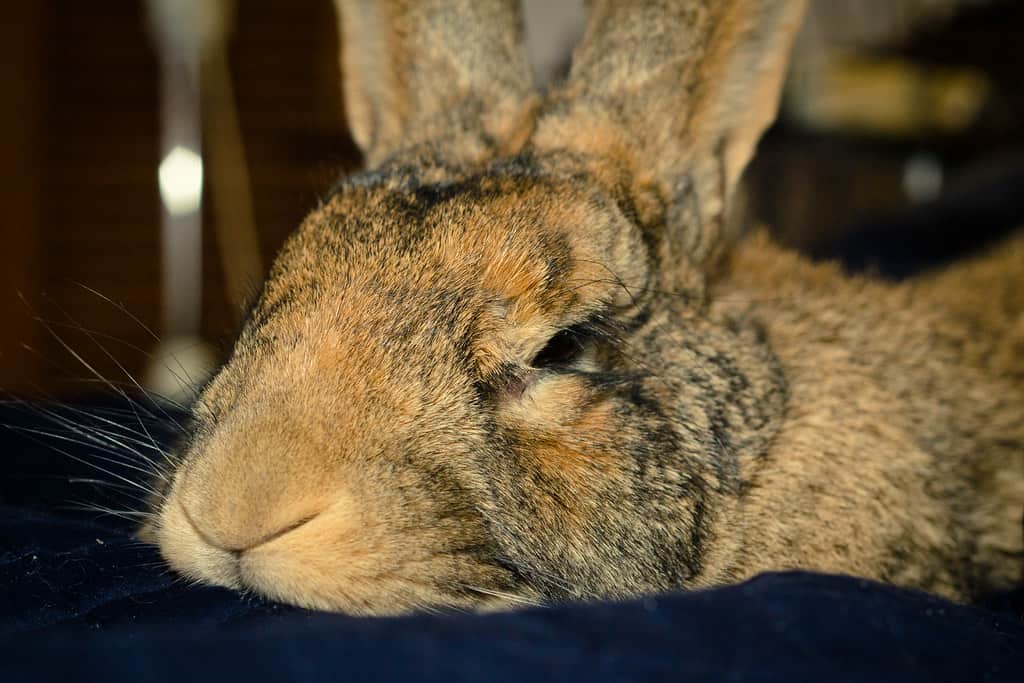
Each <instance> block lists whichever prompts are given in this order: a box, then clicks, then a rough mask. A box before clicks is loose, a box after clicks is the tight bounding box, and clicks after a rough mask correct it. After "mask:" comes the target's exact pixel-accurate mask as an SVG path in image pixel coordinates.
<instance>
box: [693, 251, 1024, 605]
mask: <svg viewBox="0 0 1024 683" xmlns="http://www.w3.org/2000/svg"><path fill="white" fill-rule="evenodd" d="M1022 279H1024V240H1022V239H1020V238H1018V239H1017V240H1016V241H1015V243H1013V244H1009V245H1000V247H999V248H997V250H996V251H994V252H993V253H990V254H988V255H986V256H984V257H979V258H977V259H975V260H972V261H970V262H968V263H965V264H962V265H959V266H956V267H954V268H951V269H949V270H948V271H947V272H945V273H943V274H941V275H938V276H929V277H922V278H921V279H919V280H916V281H911V282H907V283H902V284H889V283H884V282H880V281H876V280H871V279H868V278H862V277H857V278H851V277H847V276H845V275H843V274H842V273H841V272H840V270H839V268H838V267H836V266H833V265H831V264H825V265H813V264H810V263H807V262H806V261H805V260H803V259H802V258H801V257H799V256H798V255H796V254H793V253H787V252H785V251H783V250H780V249H778V248H775V247H773V246H772V245H771V244H770V243H769V242H768V241H767V240H764V239H754V240H750V241H747V242H746V243H744V244H743V245H741V246H740V247H739V248H738V249H736V250H735V252H734V254H733V257H732V259H731V260H730V267H729V268H728V270H727V275H726V276H725V277H724V278H723V281H722V282H721V284H720V285H719V287H717V288H716V290H717V291H716V294H715V295H714V296H713V297H712V298H713V299H714V298H718V297H721V300H722V301H723V302H724V303H723V304H722V306H723V307H724V308H735V307H737V303H738V304H739V306H740V307H743V306H747V307H748V308H749V310H750V312H751V314H752V315H754V316H755V317H756V318H757V319H758V320H759V321H761V322H762V324H763V325H764V328H765V332H766V336H767V338H768V340H769V343H770V344H771V346H772V348H773V350H774V351H775V352H776V354H777V355H778V357H779V360H780V363H781V364H782V366H783V368H784V369H785V375H786V379H787V385H788V389H789V402H788V405H787V408H786V418H785V420H784V424H783V426H782V428H781V429H780V430H779V432H778V434H777V435H776V436H775V438H774V440H773V442H772V446H771V448H770V449H769V450H768V452H767V453H765V454H763V455H761V457H760V458H758V457H755V458H751V459H750V460H749V465H748V468H747V472H748V473H749V474H748V475H747V477H746V479H747V481H749V485H750V492H749V494H748V495H746V496H744V497H743V498H742V499H741V502H740V510H741V511H742V512H741V513H740V517H742V518H743V519H744V526H745V527H746V530H745V533H744V534H743V535H744V537H745V538H746V539H747V545H746V549H747V554H746V556H747V557H750V558H763V559H759V560H756V561H754V562H753V563H751V565H750V566H748V567H745V568H744V569H745V571H744V575H749V574H751V573H753V572H757V571H762V570H766V569H771V568H776V567H778V566H779V562H778V558H789V560H791V561H787V562H784V563H783V564H784V565H785V566H790V567H812V568H816V569H820V570H824V571H835V572H851V571H852V572H854V573H857V574H861V575H864V576H869V577H873V578H876V579H880V580H883V581H890V582H894V583H898V584H902V585H910V586H915V587H919V588H924V589H926V590H931V591H936V592H940V593H945V594H947V595H953V596H959V597H966V596H971V595H974V596H975V597H977V594H978V592H984V591H985V590H992V589H994V588H996V587H1008V586H1011V585H1013V584H1014V583H1015V582H1018V581H1020V580H1021V579H1022V576H1024V555H1022V551H1024V420H1022V416H1024V372H1022V369H1021V363H1020V358H1021V355H1022V348H1024V314H1022V311H1024V298H1022V296H1021V294H1020V288H1019V287H1016V286H1015V283H1016V282H1020V281H1021V280H1022ZM965 289H969V290H970V292H971V293H967V294H965V293H964V291H965ZM769 293H770V294H769ZM730 302H737V303H730ZM769 558H772V559H769ZM765 560H767V561H765Z"/></svg>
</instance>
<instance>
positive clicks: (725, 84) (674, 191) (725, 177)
mask: <svg viewBox="0 0 1024 683" xmlns="http://www.w3.org/2000/svg"><path fill="white" fill-rule="evenodd" d="M805 4H806V2H805V0H591V1H590V2H589V3H588V7H589V18H588V22H587V28H586V31H585V33H584V35H583V39H582V40H581V42H580V45H579V47H578V48H577V49H576V52H575V54H574V56H573V66H572V71H571V72H570V75H569V79H568V82H567V84H566V86H565V87H564V89H563V90H562V91H561V93H559V94H558V95H556V100H555V103H554V106H552V107H550V108H549V113H547V114H546V115H543V116H542V118H541V119H540V120H539V121H538V124H537V132H536V134H535V135H534V137H533V143H534V144H535V145H537V146H538V147H540V148H542V149H558V148H562V149H569V150H572V151H574V152H580V153H582V154H584V155H589V156H595V155H596V156H598V157H603V158H605V159H610V160H612V161H613V162H614V163H615V164H617V165H618V166H619V167H621V168H622V170H624V171H626V172H627V173H628V175H629V176H630V177H631V178H632V181H633V185H634V194H636V190H635V186H642V187H644V188H645V191H644V192H643V193H641V194H643V195H644V196H648V195H649V196H651V197H654V198H655V199H654V201H652V202H648V203H649V204H653V205H659V204H660V205H661V206H662V207H664V208H663V209H661V211H663V213H664V214H665V216H663V217H664V219H665V222H666V227H667V230H668V231H669V235H668V239H667V240H666V242H667V243H668V245H669V248H670V249H671V250H672V251H673V252H675V254H674V257H682V256H684V255H685V256H688V257H690V258H693V259H696V260H698V261H699V260H700V259H701V258H703V257H704V256H706V255H707V253H709V252H711V251H712V250H713V249H714V246H715V244H716V243H717V241H718V239H719V228H720V226H721V224H722V222H723V217H724V215H725V212H726V208H727V206H728V203H729V200H730V198H731V196H732V193H733V190H734V189H735V186H736V184H737V181H738V180H739V178H740V175H741V174H742V172H743V170H744V168H745V167H746V165H747V163H748V162H749V161H750V158H751V156H752V155H753V153H754V150H755V147H756V146H757V142H758V140H759V138H760V137H761V134H762V133H763V132H764V130H765V128H767V126H768V125H769V124H770V123H771V122H772V120H774V118H775V115H776V110H777V108H778V102H779V95H780V91H781V89H782V83H783V80H784V76H785V73H786V66H787V64H788V62H789V51H790V47H791V45H792V42H793V38H794V35H795V33H796V31H797V28H798V27H799V26H800V23H801V20H802V18H803V14H804V9H805ZM634 198H635V197H634Z"/></svg>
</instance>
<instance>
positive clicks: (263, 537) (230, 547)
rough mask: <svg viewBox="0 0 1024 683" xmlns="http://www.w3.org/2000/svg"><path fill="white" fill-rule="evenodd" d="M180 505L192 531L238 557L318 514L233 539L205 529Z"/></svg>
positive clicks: (216, 546)
mask: <svg viewBox="0 0 1024 683" xmlns="http://www.w3.org/2000/svg"><path fill="white" fill-rule="evenodd" d="M180 507H181V511H182V514H183V515H184V517H185V520H186V521H187V522H188V524H189V526H191V527H192V531H193V532H195V534H196V535H197V536H199V538H200V539H202V540H203V542H204V543H206V544H207V545H209V546H212V547H214V548H219V549H221V550H225V551H227V552H229V553H231V554H233V555H234V556H235V557H236V558H238V557H241V555H242V553H245V552H246V551H249V550H252V549H253V548H257V547H259V546H262V545H265V544H267V543H270V542H271V541H274V540H276V539H278V538H280V537H282V536H284V535H286V534H289V533H291V532H292V531H295V530H296V529H298V528H299V527H301V526H304V525H305V524H308V523H309V522H311V521H312V520H313V519H315V518H316V516H317V515H316V514H312V515H307V516H305V517H302V518H300V519H298V520H295V521H294V522H291V523H289V524H285V525H281V526H278V527H277V528H276V529H274V530H273V531H270V532H265V533H263V534H258V535H256V534H245V535H244V536H242V537H240V538H237V539H233V540H232V539H230V534H229V535H223V534H220V533H217V531H216V530H215V529H211V530H204V528H203V527H202V526H200V525H199V524H197V523H196V520H195V519H194V518H193V517H192V515H191V514H190V513H189V511H188V508H187V507H185V506H184V505H180Z"/></svg>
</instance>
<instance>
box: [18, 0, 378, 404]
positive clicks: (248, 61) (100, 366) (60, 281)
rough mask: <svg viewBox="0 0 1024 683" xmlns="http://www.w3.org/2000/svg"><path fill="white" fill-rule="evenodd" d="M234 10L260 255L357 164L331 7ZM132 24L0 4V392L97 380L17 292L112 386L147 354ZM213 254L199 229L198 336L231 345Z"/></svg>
mask: <svg viewBox="0 0 1024 683" xmlns="http://www.w3.org/2000/svg"><path fill="white" fill-rule="evenodd" d="M238 5H239V12H238V17H237V19H238V21H237V25H236V27H235V31H234V34H233V38H232V40H231V43H230V46H229V51H230V54H229V59H230V62H231V69H232V72H233V76H234V86H235V93H236V99H237V105H238V110H239V116H240V119H241V126H242V133H243V136H244V142H245V145H246V154H247V156H248V163H249V168H250V174H251V181H252V187H253V194H254V211H255V221H256V227H257V229H258V232H259V238H260V244H261V247H262V251H263V254H264V258H265V260H267V261H269V259H270V257H271V256H272V254H273V253H274V252H275V251H276V250H277V248H278V247H279V245H280V244H281V242H282V241H283V239H284V238H285V237H286V236H287V234H288V233H289V232H290V231H291V230H293V229H294V228H295V227H297V226H298V224H299V222H300V220H301V219H302V217H303V216H304V215H305V214H306V213H307V212H308V211H309V210H310V209H311V208H312V207H313V206H314V205H315V204H316V201H317V199H318V197H319V196H320V193H321V192H323V191H324V190H326V188H328V187H329V186H330V184H331V182H332V181H333V179H334V178H335V177H337V175H338V174H339V173H341V172H342V171H343V170H344V169H352V168H353V167H354V166H355V165H356V164H357V163H358V156H357V154H356V152H355V150H354V148H353V147H352V145H351V142H349V140H348V137H347V136H346V134H345V130H344V125H343V122H342V114H341V95H340V87H339V83H338V66H337V39H336V37H335V20H334V14H333V10H332V8H331V3H330V0H305V1H302V2H299V1H295V2H287V3H285V2H276V1H274V0H246V1H245V2H241V3H238ZM144 12H145V5H144V3H143V2H141V0H118V1H116V2H106V3H98V4H97V3H83V2H77V1H76V0H54V1H51V2H47V3H37V2H35V1H34V0H24V1H22V2H16V3H11V4H10V5H9V6H5V13H4V19H3V21H2V23H0V62H2V66H0V69H2V71H0V78H2V80H0V83H3V84H4V88H5V95H6V96H5V100H7V101H9V102H11V106H7V107H4V108H0V131H2V133H0V135H2V137H0V142H2V145H0V150H2V151H0V181H2V182H0V188H2V192H3V194H2V198H3V199H4V204H3V205H4V207H5V215H6V216H7V218H6V220H5V221H4V222H5V227H4V229H3V233H2V246H3V249H2V253H0V264H2V265H0V274H2V275H0V290H2V292H0V315H3V318H2V319H3V320H4V321H5V322H4V324H3V325H2V326H0V389H4V390H8V391H14V392H17V393H22V394H24V393H45V394H50V395H54V396H57V397H67V396H72V395H75V394H79V393H83V392H84V391H87V390H88V389H89V388H90V387H91V386H92V384H91V383H90V382H89V381H88V379H89V375H90V373H89V371H88V370H86V369H85V368H84V367H82V366H81V365H80V364H79V363H78V362H77V361H76V360H75V359H74V358H73V357H72V356H71V355H70V354H69V353H68V352H67V351H66V350H65V349H63V347H62V345H61V343H60V342H58V341H57V340H56V339H54V338H53V337H52V336H51V335H50V334H49V333H48V332H47V331H46V329H45V327H43V326H41V325H38V324H36V323H35V322H34V321H33V320H32V314H31V313H29V312H28V309H26V307H25V306H24V305H23V304H22V303H21V302H20V301H18V298H17V296H16V295H15V294H13V293H14V292H15V291H18V290H20V291H22V292H24V294H25V297H26V298H27V299H28V303H29V307H30V309H31V311H32V312H34V313H35V314H38V315H40V316H41V317H43V318H45V319H47V320H49V321H50V324H51V327H52V328H53V329H54V331H55V332H57V333H59V334H60V335H61V336H62V337H63V338H65V339H66V341H67V343H68V344H69V345H70V346H72V347H73V348H74V349H75V350H76V351H77V352H79V353H81V354H82V355H83V356H84V357H85V358H86V359H87V360H88V362H89V363H90V364H93V365H94V366H95V368H96V369H97V370H98V371H99V372H100V373H102V374H103V375H105V376H108V377H111V378H113V379H115V380H117V379H120V380H125V377H124V374H123V371H122V370H121V368H120V367H119V364H120V365H123V366H124V370H126V371H127V372H129V373H131V374H132V375H138V374H139V373H140V372H141V371H142V370H143V368H144V366H145V363H146V352H147V351H148V350H151V349H152V346H153V339H152V337H151V336H150V333H149V332H148V331H147V330H146V329H145V328H146V327H148V328H150V329H152V330H154V331H155V332H157V333H159V330H158V329H157V328H158V324H159V320H160V311H159V306H160V291H159V286H160V271H159V267H160V266H159V221H160V199H159V194H158V189H157V183H156V169H157V165H158V163H159V158H158V156H159V137H158V136H159V111H158V104H159V103H158V89H159V77H160V74H159V68H158V64H157V59H156V55H155V53H154V51H153V49H152V46H151V43H150V40H149V36H148V35H147V32H146V31H147V27H146V23H145V14H144ZM32 27H34V29H33V28H32ZM210 201H211V198H210V196H209V195H206V196H205V197H204V220H207V221H210V220H212V215H211V214H212V212H211V211H210ZM218 249H219V245H218V244H217V243H216V239H215V237H214V231H213V229H212V225H207V227H206V230H205V240H204V279H205V287H204V302H203V304H204V310H203V331H204V334H205V335H206V336H207V337H208V338H209V339H211V340H212V341H214V342H218V341H220V342H225V341H227V340H228V339H229V338H230V335H231V334H232V332H233V331H234V328H235V326H236V318H237V314H236V312H234V311H231V310H229V309H228V304H227V299H226V297H225V294H224V287H223V282H222V275H221V268H220V261H219V255H218ZM254 287H255V283H254ZM87 288H88V289H87ZM90 289H91V290H96V291H97V292H99V293H100V294H101V295H102V296H97V295H96V294H94V293H92V292H91V291H89V290H90ZM105 298H109V299H110V301H107V300H106V299H105ZM112 302H113V303H112ZM122 306H123V308H124V310H121V308H120V307H122ZM133 317H134V318H137V319H138V322H136V321H135V320H133ZM140 323H141V324H140ZM77 326H80V327H83V328H86V329H88V330H91V331H93V332H94V334H93V335H91V336H90V335H89V334H86V333H83V332H81V331H80V330H76V329H75V328H76V327H77ZM144 326H145V327H144ZM23 343H27V344H29V345H31V346H32V347H33V348H35V349H36V352H35V353H33V352H30V351H27V350H25V349H23V348H21V345H22V344H23ZM101 345H102V346H103V347H104V348H106V349H107V350H108V351H109V352H110V354H111V355H113V356H114V357H115V358H116V361H115V360H114V359H112V358H110V357H109V356H108V355H107V353H106V352H105V351H103V350H102V349H101V348H100V346H101ZM82 380H86V381H82Z"/></svg>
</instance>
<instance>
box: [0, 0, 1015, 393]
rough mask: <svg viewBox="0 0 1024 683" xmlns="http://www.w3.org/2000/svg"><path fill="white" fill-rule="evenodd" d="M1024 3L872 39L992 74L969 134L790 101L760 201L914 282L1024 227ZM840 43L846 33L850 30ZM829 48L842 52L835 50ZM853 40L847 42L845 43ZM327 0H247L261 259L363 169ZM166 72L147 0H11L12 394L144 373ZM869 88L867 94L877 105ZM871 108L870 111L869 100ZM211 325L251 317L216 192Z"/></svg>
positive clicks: (3, 238) (889, 49)
mask: <svg viewBox="0 0 1024 683" xmlns="http://www.w3.org/2000/svg"><path fill="white" fill-rule="evenodd" d="M1021 5H1024V3H1019V2H1012V1H1003V2H998V1H997V2H993V3H981V5H980V6H975V5H974V4H972V5H971V7H970V8H968V9H966V10H962V11H955V12H952V13H948V14H943V15H942V16H939V17H938V18H936V19H934V20H932V21H928V22H922V23H921V24H920V25H917V27H916V28H915V29H914V30H912V31H903V32H899V31H894V32H893V33H894V34H896V35H890V36H888V37H883V38H882V39H881V40H874V41H870V42H872V44H871V45H868V46H866V45H863V44H857V45H853V47H854V48H855V49H856V51H858V54H862V55H866V56H868V57H869V58H871V59H883V60H885V59H892V60H898V61H899V62H900V63H901V64H903V65H905V66H910V67H912V68H913V69H917V70H918V71H919V72H920V73H922V74H926V75H927V74H933V75H934V74H935V73H941V70H942V69H948V68H953V69H970V70H972V73H977V74H980V75H981V76H982V77H983V78H984V79H985V82H986V83H987V84H988V88H989V90H988V94H987V96H986V98H985V102H984V106H983V107H982V109H981V110H980V112H979V113H978V115H977V116H976V117H974V118H972V119H971V121H970V122H968V123H967V124H965V125H963V126H960V127H959V128H957V129H956V130H936V129H934V128H930V127H929V126H927V125H923V126H921V127H920V128H918V129H913V130H910V131H905V130H904V131H901V132H895V133H894V132H893V131H891V130H889V131H887V130H870V129H869V130H864V129H855V128H850V127H849V126H844V125H842V124H828V123H827V122H826V124H824V125H818V126H811V125H808V124H807V122H806V121H802V120H800V118H799V117H796V116H791V115H790V116H784V117H783V119H782V122H781V123H780V125H778V126H777V127H776V128H775V129H774V130H773V131H771V133H770V134H769V135H768V136H767V138H766V139H765V141H764V143H763V144H762V147H761V152H760V153H759V156H758V158H757V160H756V161H755V163H754V165H753V167H752V168H751V170H750V172H749V174H748V180H749V186H750V198H751V201H750V206H751V210H752V212H753V214H754V215H755V216H756V217H757V218H759V219H762V220H766V221H767V222H769V223H770V224H772V225H774V226H776V233H777V234H778V235H779V237H780V238H781V239H782V240H783V241H786V242H788V243H790V244H793V245H796V246H798V247H800V248H803V249H805V250H807V251H808V252H810V253H812V254H817V255H819V256H824V257H829V256H835V255H840V256H843V257H844V258H846V260H847V262H848V263H849V264H850V265H851V267H854V268H868V269H873V270H876V271H879V272H881V273H882V274H883V275H890V276H902V275H905V274H907V273H908V272H911V271H913V270H915V269H917V268H918V267H920V266H921V261H922V259H924V260H926V261H927V263H926V264H925V265H928V264H930V263H932V262H939V261H942V260H944V259H946V258H948V257H950V255H953V254H957V253H962V252H963V250H964V249H967V248H970V247H972V246H976V245H977V244H978V243H980V242H983V241H984V240H985V239H987V238H988V237H990V236H992V235H995V234H999V233H1002V232H1005V231H1007V230H1009V229H1010V228H1011V227H1012V226H1013V225H1018V224H1024V207H1022V200H1021V196H1022V194H1024V192H1022V191H1021V187H1022V186H1024V175H1022V172H1021V171H1022V169H1024V163H1022V159H1024V152H1022V146H1021V141H1022V140H1024V123H1022V122H1024V102H1022V98H1024V76H1022V73H1024V8H1022V7H1021ZM837 41H838V39H837ZM829 46H830V44H827V45H826V47H829ZM842 47H844V48H847V49H848V48H850V47H851V46H850V45H845V46H842ZM337 50H338V46H337V38H336V35H335V20H334V15H333V11H332V8H331V6H330V1H329V0H289V1H288V2H281V1H275V0H241V2H239V3H238V11H237V17H236V23H235V28H234V31H233V35H232V38H231V41H230V50H229V54H228V60H229V64H230V68H231V75H232V80H233V86H234V92H235V99H236V105H237V109H238V112H239V118H240V123H241V132H242V135H243V141H244V146H245V153H246V155H247V159H248V171H249V174H250V179H251V183H252V193H253V213H254V219H255V226H256V229H257V231H258V235H259V243H260V248H261V251H262V254H263V258H264V263H268V262H269V260H270V258H271V256H272V254H273V253H274V252H275V250H276V249H277V248H278V246H279V245H280V243H281V242H282V240H283V239H284V238H285V236H286V235H287V234H288V232H289V231H290V230H292V229H294V228H295V227H296V226H297V225H298V223H299V221H300V220H301V219H302V217H303V216H304V215H305V213H306V212H307V211H308V210H309V209H310V208H311V207H312V206H313V205H314V204H315V202H316V201H317V198H318V196H319V193H321V192H323V191H325V190H326V188H327V187H329V186H330V184H331V182H332V180H333V179H334V178H335V177H336V176H337V175H338V174H339V173H343V172H347V171H351V170H353V169H355V168H357V167H358V164H359V156H358V152H357V151H356V150H355V148H354V147H353V145H352V143H351V141H350V139H349V138H348V135H347V133H346V131H345V128H344V125H343V117H342V101H341V94H340V89H339V75H338V66H337ZM159 73H160V72H159V67H158V61H157V57H156V54H155V52H154V49H153V47H152V41H151V40H150V36H149V35H148V33H147V28H146V21H145V7H144V5H143V3H142V2H140V1H138V0H106V1H105V2H102V3H93V2H79V1H76V0H49V1H48V2H35V1H33V0H14V1H12V2H7V3H4V6H3V10H2V13H0V85H2V88H3V89H2V91H0V92H2V93H3V100H4V105H3V106H2V107H0V206H2V211H3V213H2V215H3V219H2V228H0V389H2V390H4V391H7V392H11V393H14V394H16V395H23V396H40V395H48V396H51V397H55V398H58V399H64V398H70V397H74V396H77V395H79V394H81V393H83V392H84V391H85V390H86V388H88V387H89V386H91V385H89V384H87V383H82V382H81V381H80V380H82V379H83V378H85V377H87V374H88V373H87V372H86V371H85V370H84V369H83V368H82V367H81V366H80V365H78V364H77V362H76V361H75V360H74V359H73V358H71V357H70V356H69V354H68V353H67V352H66V351H65V350H64V349H63V348H62V346H61V344H60V343H59V342H58V341H56V340H55V339H54V338H53V337H52V336H51V335H50V334H49V333H48V332H47V331H46V328H45V327H44V326H43V325H41V324H40V323H39V322H38V321H37V320H36V318H43V319H45V320H47V321H49V323H50V325H51V326H52V327H53V328H54V329H55V330H56V331H58V332H60V333H61V334H63V335H65V336H66V337H67V340H68V342H69V344H70V345H71V346H73V347H74V348H76V349H79V350H80V351H81V352H82V353H83V355H86V356H87V357H88V359H89V361H90V362H91V363H93V364H94V365H95V367H96V368H97V369H98V370H99V371H100V372H101V373H103V374H105V375H108V376H111V377H117V376H119V375H120V373H121V370H120V369H119V368H118V367H117V364H116V363H115V362H114V361H112V360H111V359H110V358H109V357H107V356H106V355H105V354H104V353H101V352H99V351H98V350H97V349H96V348H95V344H94V343H93V341H92V340H91V339H89V338H87V337H85V336H83V335H82V334H81V333H76V332H75V330H74V326H76V325H77V326H81V327H84V328H86V329H88V330H92V331H94V332H96V333H98V334H100V335H102V337H101V338H100V339H101V340H102V343H103V344H104V345H106V346H107V347H108V348H109V350H110V352H111V355H113V356H115V357H116V358H117V359H118V362H119V363H122V364H123V365H124V368H125V369H126V370H127V371H128V372H130V373H133V374H136V375H137V374H138V373H140V372H142V369H143V367H144V365H145V362H146V357H145V353H146V351H147V350H149V349H151V348H152V339H151V337H150V336H149V333H148V332H147V331H146V330H145V329H143V327H142V326H141V325H140V324H139V323H138V322H136V321H134V320H133V319H132V318H131V317H130V316H128V315H126V313H125V312H124V311H122V310H120V309H119V307H118V306H117V305H114V304H113V303H111V302H110V301H107V300H105V299H104V298H103V297H100V296H97V295H96V294H93V293H91V292H89V291H88V290H86V289H84V288H82V287H81V286H79V285H80V284H84V285H87V286H88V287H90V288H92V289H94V290H96V291H98V292H100V293H102V294H103V295H104V296H105V297H108V298H109V299H110V300H112V301H113V302H115V303H117V304H122V305H123V307H124V308H125V309H126V310H127V311H128V312H130V313H131V314H132V315H133V316H135V317H137V318H138V320H139V321H140V322H141V323H142V324H144V325H145V326H148V327H150V328H153V329H155V330H156V331H157V332H159V326H160V291H159V287H160V279H159V220H160V210H161V209H160V198H159V194H158V190H157V182H156V178H157V176H156V168H157V165H158V162H159V154H160V151H159V138H158V135H159V114H158V95H159V78H160V76H159ZM877 97H880V95H877V94H870V93H869V94H868V95H867V96H866V98H865V99H866V102H864V106H868V107H870V106H872V102H871V100H872V98H877ZM857 106H860V105H857ZM922 155H923V158H925V159H927V160H930V161H931V162H932V163H938V164H939V165H940V166H941V168H942V169H943V173H944V176H943V177H944V179H945V182H944V184H943V188H942V193H941V194H940V195H939V196H938V197H937V198H935V199H934V200H932V201H930V202H926V203H925V204H924V205H915V202H913V201H912V200H911V198H910V197H909V196H908V194H907V192H906V189H905V183H904V176H905V173H906V170H907V163H908V160H910V159H913V158H922ZM203 211H204V221H205V222H206V224H207V226H208V227H207V228H206V230H205V234H206V243H205V248H204V263H203V269H204V280H205V286H204V301H203V324H202V333H203V335H204V337H206V338H207V339H209V340H210V341H212V342H214V343H219V344H221V346H222V347H223V346H224V345H225V344H227V343H228V342H229V340H230V336H231V334H232V332H233V330H234V328H235V325H236V317H237V316H236V313H235V311H234V310H232V308H231V306H230V305H229V303H228V298H227V297H226V295H225V292H224V284H223V274H222V272H221V264H220V260H219V258H218V247H217V244H216V241H215V239H214V237H213V230H212V229H210V228H209V226H210V225H211V222H212V221H213V220H215V218H214V216H213V213H212V211H211V204H210V202H209V201H206V200H204V204H203Z"/></svg>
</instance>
